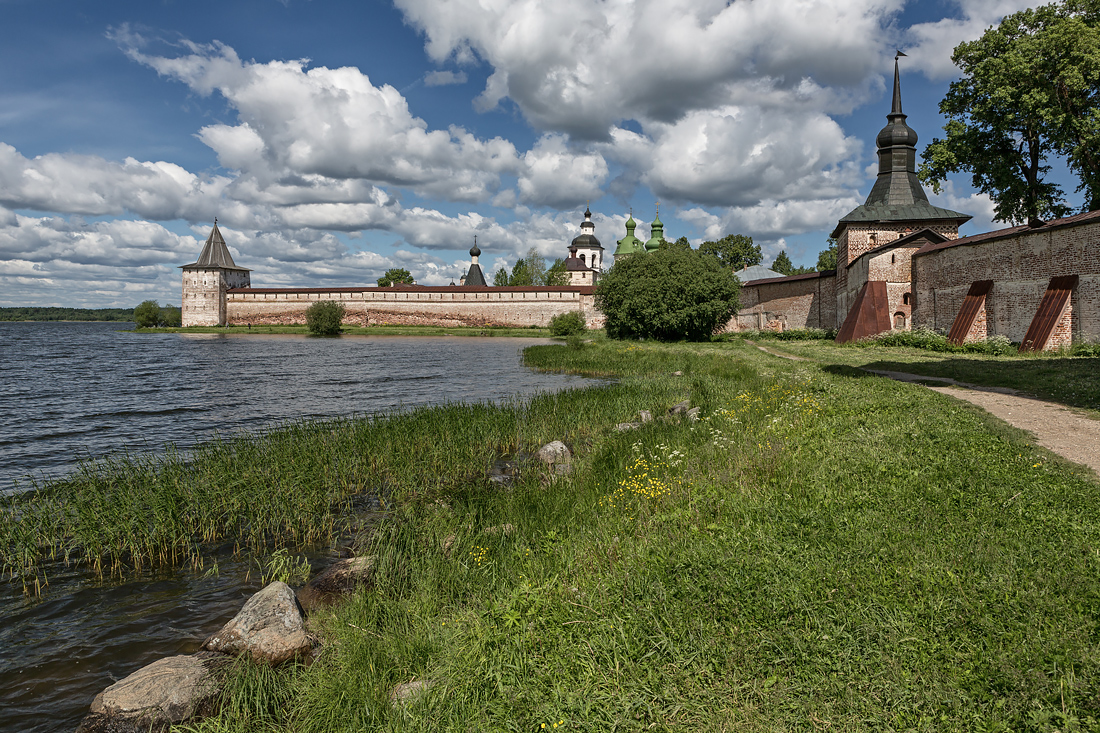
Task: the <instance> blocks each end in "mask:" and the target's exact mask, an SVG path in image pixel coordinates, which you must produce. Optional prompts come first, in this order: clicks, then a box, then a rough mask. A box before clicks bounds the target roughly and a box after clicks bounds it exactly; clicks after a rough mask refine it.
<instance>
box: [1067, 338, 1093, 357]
mask: <svg viewBox="0 0 1100 733" xmlns="http://www.w3.org/2000/svg"><path fill="white" fill-rule="evenodd" d="M1069 355H1070V356H1092V357H1100V342H1093V343H1086V342H1084V341H1078V342H1077V343H1075V344H1073V346H1070V347H1069Z"/></svg>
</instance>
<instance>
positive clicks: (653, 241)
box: [645, 208, 665, 252]
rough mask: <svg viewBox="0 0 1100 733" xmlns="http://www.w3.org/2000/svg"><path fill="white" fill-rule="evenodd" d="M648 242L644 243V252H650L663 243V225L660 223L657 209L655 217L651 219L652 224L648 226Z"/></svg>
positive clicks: (659, 212)
mask: <svg viewBox="0 0 1100 733" xmlns="http://www.w3.org/2000/svg"><path fill="white" fill-rule="evenodd" d="M649 234H650V237H649V241H647V242H646V243H645V251H646V252H652V251H653V250H655V249H657V248H658V247H660V246H661V242H663V241H665V225H664V224H662V223H661V210H660V208H658V209H657V215H656V217H655V218H654V219H653V224H651V225H650V230H649Z"/></svg>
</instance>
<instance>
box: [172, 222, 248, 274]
mask: <svg viewBox="0 0 1100 733" xmlns="http://www.w3.org/2000/svg"><path fill="white" fill-rule="evenodd" d="M182 267H183V268H185V269H186V268H191V267H220V268H221V269H223V270H244V271H245V272H251V270H249V269H248V268H247V267H237V263H235V262H234V261H233V255H231V254H229V248H228V247H226V246H225V239H224V238H223V237H222V233H221V230H219V229H218V222H216V221H215V222H214V228H213V229H211V230H210V236H209V237H207V238H206V244H205V245H204V246H203V248H202V253H201V254H200V255H199V258H198V259H197V260H196V261H194V262H192V263H191V264H190V265H183V266H182Z"/></svg>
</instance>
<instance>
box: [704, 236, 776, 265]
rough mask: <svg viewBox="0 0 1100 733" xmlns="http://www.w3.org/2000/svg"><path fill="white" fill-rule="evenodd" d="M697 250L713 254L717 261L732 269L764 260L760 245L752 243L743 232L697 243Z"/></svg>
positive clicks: (750, 238) (756, 263) (757, 263)
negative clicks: (715, 240)
mask: <svg viewBox="0 0 1100 733" xmlns="http://www.w3.org/2000/svg"><path fill="white" fill-rule="evenodd" d="M699 251H700V252H702V253H703V254H709V255H714V256H715V257H717V258H718V261H719V262H721V263H722V264H723V265H725V266H726V267H731V268H733V269H734V270H740V269H741V268H743V267H746V266H749V267H751V266H752V265H759V264H760V263H761V262H763V261H764V254H763V252H761V251H760V245H754V244H753V243H752V237H746V236H745V235H744V234H727V235H726V236H724V237H722V238H721V239H719V240H718V241H717V242H709V241H708V242H703V243H702V244H701V245H699Z"/></svg>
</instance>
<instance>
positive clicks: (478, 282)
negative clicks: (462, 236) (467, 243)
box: [462, 250, 488, 288]
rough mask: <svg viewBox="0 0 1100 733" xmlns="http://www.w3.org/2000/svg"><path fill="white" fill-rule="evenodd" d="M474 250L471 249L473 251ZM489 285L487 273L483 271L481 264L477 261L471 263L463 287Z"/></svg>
mask: <svg viewBox="0 0 1100 733" xmlns="http://www.w3.org/2000/svg"><path fill="white" fill-rule="evenodd" d="M472 251H473V250H471V252H472ZM486 285H488V283H487V282H485V273H484V272H482V271H481V265H479V264H477V263H476V262H475V263H473V264H472V265H470V271H469V272H467V273H466V282H464V283H463V284H462V286H463V287H466V288H470V287H474V288H476V287H485V286H486Z"/></svg>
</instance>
